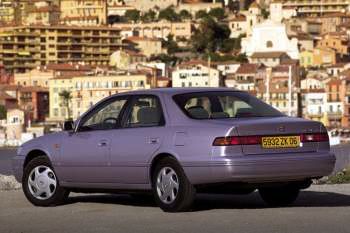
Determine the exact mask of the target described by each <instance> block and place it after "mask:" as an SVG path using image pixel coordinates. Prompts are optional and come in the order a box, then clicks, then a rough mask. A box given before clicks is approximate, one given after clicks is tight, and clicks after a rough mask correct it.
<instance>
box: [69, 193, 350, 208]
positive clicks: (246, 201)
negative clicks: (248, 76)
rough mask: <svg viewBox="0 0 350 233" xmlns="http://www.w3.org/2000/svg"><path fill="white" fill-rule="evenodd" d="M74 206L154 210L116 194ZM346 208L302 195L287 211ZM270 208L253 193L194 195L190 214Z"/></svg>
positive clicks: (146, 202) (80, 198)
mask: <svg viewBox="0 0 350 233" xmlns="http://www.w3.org/2000/svg"><path fill="white" fill-rule="evenodd" d="M75 203H100V204H118V205H127V206H139V207H157V205H156V203H155V201H154V200H153V198H152V197H151V196H150V197H146V198H142V197H138V198H136V197H132V196H129V195H118V194H89V195H84V194H82V195H79V194H78V195H74V196H73V197H70V198H69V199H68V202H67V203H66V204H65V205H70V204H75ZM346 206H350V195H345V194H340V193H332V192H316V191H303V192H301V194H300V196H299V198H298V199H297V201H296V202H295V203H294V204H292V205H290V206H289V207H291V208H293V207H346ZM264 208H270V207H269V206H267V205H266V204H265V203H264V201H263V200H262V199H261V198H260V196H259V194H258V193H257V192H254V193H252V194H249V195H222V194H198V195H197V198H196V200H195V203H194V206H193V211H194V212H196V211H205V210H212V209H264Z"/></svg>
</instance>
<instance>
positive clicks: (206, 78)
mask: <svg viewBox="0 0 350 233" xmlns="http://www.w3.org/2000/svg"><path fill="white" fill-rule="evenodd" d="M172 85H173V87H219V86H221V80H220V72H219V70H217V69H215V68H213V67H211V66H209V65H208V64H207V63H206V62H204V61H192V62H187V63H183V64H180V65H178V66H177V67H176V69H175V70H174V71H173V72H172Z"/></svg>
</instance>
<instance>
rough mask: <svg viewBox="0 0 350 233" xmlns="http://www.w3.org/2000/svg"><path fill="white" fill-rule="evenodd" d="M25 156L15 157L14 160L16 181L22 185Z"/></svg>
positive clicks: (13, 166)
mask: <svg viewBox="0 0 350 233" xmlns="http://www.w3.org/2000/svg"><path fill="white" fill-rule="evenodd" d="M24 159H25V156H18V155H17V156H15V157H13V158H12V170H13V174H14V176H15V178H16V180H17V181H18V182H20V183H22V176H23V163H24Z"/></svg>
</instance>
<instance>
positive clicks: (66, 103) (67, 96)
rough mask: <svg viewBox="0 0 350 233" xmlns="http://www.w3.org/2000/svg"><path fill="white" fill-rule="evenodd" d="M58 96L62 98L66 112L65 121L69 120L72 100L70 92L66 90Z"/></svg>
mask: <svg viewBox="0 0 350 233" xmlns="http://www.w3.org/2000/svg"><path fill="white" fill-rule="evenodd" d="M59 96H60V97H61V98H62V102H63V105H64V107H65V108H66V112H67V120H69V119H71V117H70V112H71V110H70V102H71V100H72V94H71V92H70V91H67V90H63V91H61V92H60V93H59Z"/></svg>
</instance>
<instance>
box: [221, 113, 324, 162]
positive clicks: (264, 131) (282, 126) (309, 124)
mask: <svg viewBox="0 0 350 233" xmlns="http://www.w3.org/2000/svg"><path fill="white" fill-rule="evenodd" d="M218 121H221V123H224V121H225V124H227V123H228V122H230V125H231V126H234V127H235V130H236V134H237V135H238V136H300V135H301V134H305V133H319V132H320V129H321V124H320V123H319V122H315V121H310V120H305V119H301V118H293V117H269V118H260V117H257V118H240V119H222V120H218ZM318 144H319V143H318V142H308V143H300V146H299V147H295V148H269V149H267V148H263V147H262V145H242V152H243V154H246V155H253V154H274V153H299V152H313V151H317V149H318Z"/></svg>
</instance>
